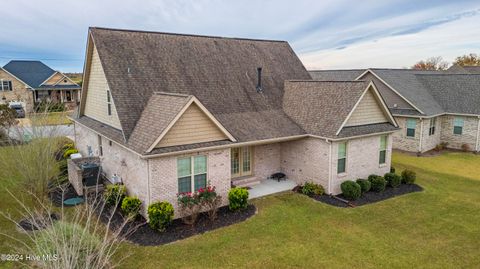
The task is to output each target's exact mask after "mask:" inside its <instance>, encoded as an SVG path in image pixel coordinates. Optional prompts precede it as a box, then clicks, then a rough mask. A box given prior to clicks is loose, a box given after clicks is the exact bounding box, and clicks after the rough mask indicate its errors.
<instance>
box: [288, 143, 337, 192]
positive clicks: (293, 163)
mask: <svg viewBox="0 0 480 269" xmlns="http://www.w3.org/2000/svg"><path fill="white" fill-rule="evenodd" d="M329 150H330V146H329V144H328V143H327V142H325V140H322V139H318V138H305V139H301V140H295V141H290V142H284V143H282V144H281V169H282V172H283V173H285V174H286V175H287V177H288V178H289V179H291V180H294V181H295V182H296V183H297V184H299V185H300V184H303V183H305V182H307V181H311V182H315V183H317V184H320V185H322V186H323V187H324V188H325V191H328V162H329V157H328V155H329Z"/></svg>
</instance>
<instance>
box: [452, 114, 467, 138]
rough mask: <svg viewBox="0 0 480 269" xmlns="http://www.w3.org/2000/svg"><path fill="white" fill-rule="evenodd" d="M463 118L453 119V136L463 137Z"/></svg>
mask: <svg viewBox="0 0 480 269" xmlns="http://www.w3.org/2000/svg"><path fill="white" fill-rule="evenodd" d="M463 123H464V122H463V118H462V117H455V118H454V119H453V134H456V135H461V134H462V133H463Z"/></svg>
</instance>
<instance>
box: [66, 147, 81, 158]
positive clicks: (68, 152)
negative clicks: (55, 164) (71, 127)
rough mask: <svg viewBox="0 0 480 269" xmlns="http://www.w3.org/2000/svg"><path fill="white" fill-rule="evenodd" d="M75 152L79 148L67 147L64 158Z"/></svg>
mask: <svg viewBox="0 0 480 269" xmlns="http://www.w3.org/2000/svg"><path fill="white" fill-rule="evenodd" d="M74 153H78V150H77V149H67V150H65V152H64V153H63V158H64V159H68V158H69V157H70V155H72V154H74Z"/></svg>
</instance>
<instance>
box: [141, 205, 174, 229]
mask: <svg viewBox="0 0 480 269" xmlns="http://www.w3.org/2000/svg"><path fill="white" fill-rule="evenodd" d="M147 213H148V219H149V222H148V224H149V225H150V227H151V228H152V229H155V230H157V231H159V232H163V231H165V229H166V228H167V227H168V225H170V223H172V220H173V214H174V210H173V206H172V204H170V203H169V202H157V203H153V204H151V205H149V206H148V209H147Z"/></svg>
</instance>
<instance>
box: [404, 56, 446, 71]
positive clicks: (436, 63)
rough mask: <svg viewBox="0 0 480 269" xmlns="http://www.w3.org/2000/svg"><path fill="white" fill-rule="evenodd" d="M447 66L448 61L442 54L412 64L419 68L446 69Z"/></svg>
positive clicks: (414, 67)
mask: <svg viewBox="0 0 480 269" xmlns="http://www.w3.org/2000/svg"><path fill="white" fill-rule="evenodd" d="M447 68H448V62H446V61H444V60H443V58H442V57H440V56H438V57H431V58H428V59H426V60H421V61H419V62H417V63H416V64H415V65H413V66H412V69H417V70H446V69H447Z"/></svg>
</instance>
